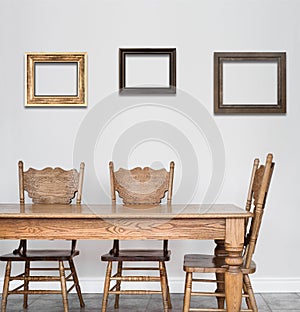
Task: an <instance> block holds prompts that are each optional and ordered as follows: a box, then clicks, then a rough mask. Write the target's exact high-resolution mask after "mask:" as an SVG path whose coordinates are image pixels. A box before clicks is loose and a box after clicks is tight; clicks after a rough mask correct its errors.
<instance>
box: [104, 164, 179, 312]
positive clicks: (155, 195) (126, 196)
mask: <svg viewBox="0 0 300 312" xmlns="http://www.w3.org/2000/svg"><path fill="white" fill-rule="evenodd" d="M109 169H110V181H111V198H112V201H113V203H114V202H116V192H118V193H119V196H120V197H121V198H122V200H123V203H124V205H128V206H131V207H132V206H134V207H135V208H136V209H138V207H139V205H141V204H143V205H147V206H148V205H149V207H153V206H155V205H159V204H160V202H161V199H162V198H163V197H164V196H165V193H166V192H168V195H167V201H168V203H170V202H171V198H172V187H173V175H174V162H171V163H170V171H169V172H167V171H166V170H165V169H160V170H154V169H151V168H149V167H146V168H143V169H142V168H140V167H138V168H134V169H132V170H126V169H122V168H120V169H119V170H118V171H114V165H113V162H110V163H109ZM144 207H145V206H143V208H144ZM170 254H171V252H170V251H169V250H168V241H167V240H164V241H163V246H162V248H161V249H157V250H149V249H129V250H128V249H126V250H124V249H120V248H119V240H114V242H113V248H112V249H111V250H110V252H109V253H108V254H105V255H103V256H102V257H101V260H102V261H107V262H108V264H107V270H106V277H105V283H104V291H103V301H102V311H103V312H104V311H106V308H107V302H108V295H109V294H115V308H116V309H117V308H118V307H119V295H120V294H127V295H132V294H156V293H160V294H162V297H163V306H164V311H168V309H169V308H171V307H172V306H171V299H170V292H169V286H168V278H167V272H166V266H165V262H166V261H169V260H170ZM125 261H128V262H156V263H158V267H150V268H149V266H148V267H145V266H144V267H140V266H139V267H124V266H123V262H125ZM113 262H115V263H117V264H118V265H117V272H116V273H115V274H112V266H113ZM125 270H126V272H129V271H130V270H133V271H135V272H136V271H139V270H141V271H145V270H146V271H149V270H151V271H152V270H158V271H159V276H153V275H152V276H150V275H149V273H148V275H146V276H145V275H143V276H141V275H134V276H129V275H128V273H127V274H126V275H123V271H125ZM111 281H115V282H116V283H115V285H114V286H113V287H110V283H111ZM125 281H126V282H133V283H136V282H160V284H161V290H160V291H155V290H152V291H151V290H121V282H125Z"/></svg>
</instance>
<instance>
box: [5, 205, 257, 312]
mask: <svg viewBox="0 0 300 312" xmlns="http://www.w3.org/2000/svg"><path fill="white" fill-rule="evenodd" d="M251 216H252V214H251V213H250V212H247V211H245V210H244V209H242V208H240V207H238V206H236V205H234V204H166V205H164V204H161V205H157V206H147V205H136V206H124V205H116V204H91V205H89V204H79V205H78V204H74V205H73V204H72V205H58V204H55V205H48V204H14V203H12V204H0V239H1V240H4V239H10V240H15V239H30V240H45V239H54V240H55V239H56V240H61V239H76V240H113V239H120V240H125V239H126V240H157V239H159V240H160V239H168V240H189V239H193V240H214V241H215V242H216V243H217V244H220V246H217V247H216V250H220V251H221V253H222V252H224V253H226V264H227V265H228V269H227V271H226V273H225V293H226V303H227V311H230V312H236V311H240V306H241V301H242V280H243V275H242V272H241V269H240V266H241V264H242V250H243V245H244V226H245V220H246V219H247V218H249V217H251ZM217 254H218V252H217ZM182 256H183V255H182ZM183 283H184V281H183Z"/></svg>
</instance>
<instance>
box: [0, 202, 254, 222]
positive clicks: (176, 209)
mask: <svg viewBox="0 0 300 312" xmlns="http://www.w3.org/2000/svg"><path fill="white" fill-rule="evenodd" d="M251 216H252V213H250V212H247V211H245V210H244V209H242V208H240V207H238V206H236V205H234V204H166V205H164V204H161V205H156V206H149V205H148V206H147V205H135V206H125V205H122V204H121V205H115V204H90V205H89V204H79V205H78V204H74V205H73V204H72V205H61V204H53V205H48V204H19V203H18V204H13V203H8V204H3V203H1V204H0V219H3V218H22V219H26V218H35V219H39V218H45V219H51V218H53V219H54V218H60V219H64V218H66V219H70V218H75V219H76V218H80V219H93V218H101V219H103V218H105V219H110V218H111V219H115V218H145V219H148V218H149V219H150V218H176V219H181V218H184V219H185V218H192V219H194V218H195V219H202V218H204V219H206V218H230V217H231V218H247V217H251Z"/></svg>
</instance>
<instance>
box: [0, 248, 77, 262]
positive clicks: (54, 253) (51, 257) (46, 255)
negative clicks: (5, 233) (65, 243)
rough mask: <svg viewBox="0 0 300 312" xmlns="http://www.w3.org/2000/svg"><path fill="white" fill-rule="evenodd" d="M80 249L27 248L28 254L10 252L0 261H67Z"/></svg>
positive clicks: (0, 257)
mask: <svg viewBox="0 0 300 312" xmlns="http://www.w3.org/2000/svg"><path fill="white" fill-rule="evenodd" d="M78 255H79V251H78V250H75V251H73V252H72V251H71V250H64V249H61V250H51V249H50V250H39V249H36V250H35V249H32V250H27V251H26V255H22V254H18V253H17V254H14V253H9V254H6V255H2V256H0V261H58V260H61V261H67V260H69V259H70V258H72V257H75V256H78Z"/></svg>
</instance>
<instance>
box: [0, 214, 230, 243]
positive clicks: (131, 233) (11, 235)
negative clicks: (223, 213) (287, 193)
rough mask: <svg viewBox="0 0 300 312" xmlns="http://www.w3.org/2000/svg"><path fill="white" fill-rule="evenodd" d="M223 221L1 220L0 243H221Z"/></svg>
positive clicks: (130, 219) (213, 219)
mask: <svg viewBox="0 0 300 312" xmlns="http://www.w3.org/2000/svg"><path fill="white" fill-rule="evenodd" d="M225 227H226V220H225V218H207V219H206V218H190V219H189V218H173V219H162V218H152V219H149V218H145V219H142V218H126V219H123V218H120V219H118V218H113V219H112V218H109V219H101V218H82V219H80V218H30V217H29V218H20V219H18V218H1V219H0V239H34V240H39V239H84V240H86V239H95V240H96V239H109V240H110V239H128V240H137V239H172V240H173V239H175V240H181V239H204V240H206V239H207V240H208V239H225V232H226V231H225Z"/></svg>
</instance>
